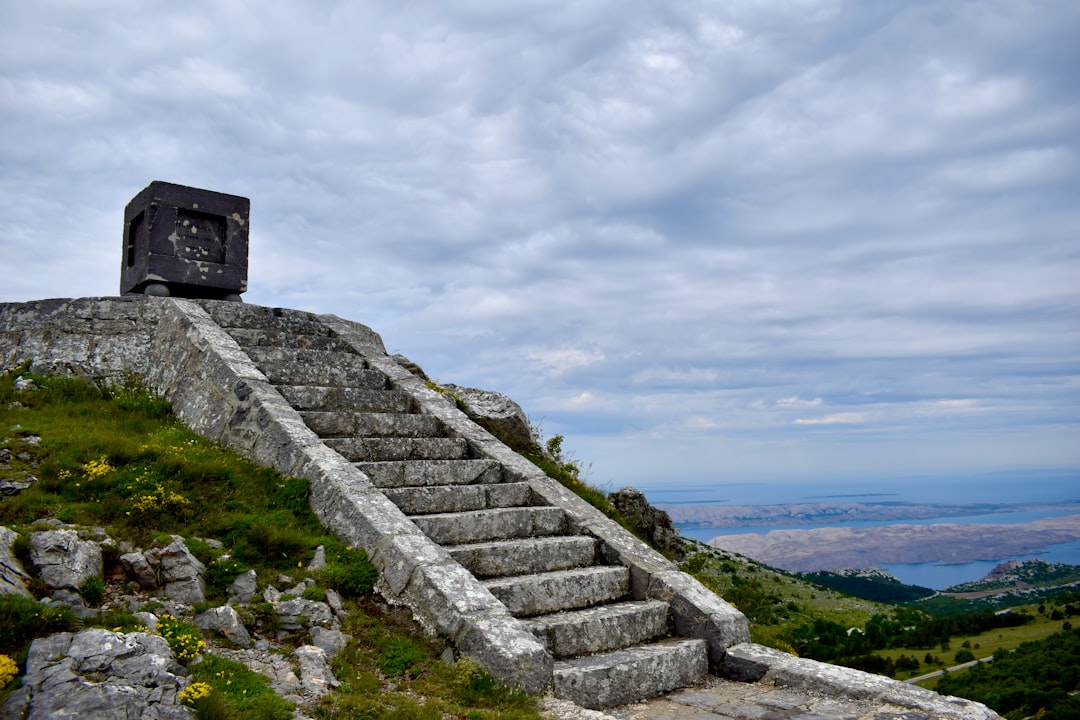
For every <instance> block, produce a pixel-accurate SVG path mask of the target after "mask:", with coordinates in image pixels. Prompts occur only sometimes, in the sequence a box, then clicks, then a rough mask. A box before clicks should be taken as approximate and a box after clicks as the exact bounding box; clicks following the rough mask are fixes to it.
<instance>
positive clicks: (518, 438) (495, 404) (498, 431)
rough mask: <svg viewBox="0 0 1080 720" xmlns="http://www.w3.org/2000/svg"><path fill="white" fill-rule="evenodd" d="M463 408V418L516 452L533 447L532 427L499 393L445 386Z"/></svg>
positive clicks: (526, 418) (516, 407) (514, 405)
mask: <svg viewBox="0 0 1080 720" xmlns="http://www.w3.org/2000/svg"><path fill="white" fill-rule="evenodd" d="M443 387H444V388H445V389H446V390H447V391H448V392H451V393H453V394H454V396H456V397H457V398H458V399H459V400H461V402H462V403H463V404H464V406H465V414H466V415H468V416H469V417H470V418H472V420H473V421H474V422H476V424H477V425H480V426H481V427H482V428H484V429H485V430H487V431H488V432H489V433H491V434H492V435H494V436H495V437H497V438H499V439H500V440H502V441H503V442H504V443H506V444H507V445H509V446H510V447H512V448H515V449H523V448H527V447H530V446H531V445H533V444H534V440H533V436H532V427H531V426H530V425H529V418H528V417H526V415H525V411H524V410H522V409H521V406H520V405H518V404H517V403H516V402H514V401H513V400H511V399H510V398H508V397H507V396H506V395H503V394H502V393H497V392H494V391H492V390H478V389H476V388H467V387H461V386H460V385H444V386H443Z"/></svg>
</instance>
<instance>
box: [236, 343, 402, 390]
mask: <svg viewBox="0 0 1080 720" xmlns="http://www.w3.org/2000/svg"><path fill="white" fill-rule="evenodd" d="M246 352H247V354H248V357H250V358H251V359H252V360H254V361H255V364H256V365H258V366H259V369H260V370H262V371H263V373H264V374H265V375H266V377H267V378H269V380H270V382H272V383H274V384H277V385H336V386H348V387H366V388H385V387H386V386H387V380H386V376H385V375H383V374H382V373H381V372H379V371H378V370H372V369H371V368H368V367H367V366H366V363H365V362H364V359H363V358H362V357H360V356H359V355H352V354H349V353H343V352H327V351H323V350H305V349H301V348H282V347H249V348H247V350H246Z"/></svg>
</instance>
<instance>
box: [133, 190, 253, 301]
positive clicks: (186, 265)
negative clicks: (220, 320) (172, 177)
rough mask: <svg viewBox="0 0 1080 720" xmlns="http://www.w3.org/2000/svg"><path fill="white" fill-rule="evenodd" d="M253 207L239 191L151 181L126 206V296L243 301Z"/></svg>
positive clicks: (245, 288)
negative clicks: (249, 215)
mask: <svg viewBox="0 0 1080 720" xmlns="http://www.w3.org/2000/svg"><path fill="white" fill-rule="evenodd" d="M250 208H251V201H250V200H248V199H247V198H245V197H240V196H238V195H226V194H225V193H219V192H213V191H210V190H200V189H198V188H192V187H185V186H183V185H174V184H173V183H167V182H161V181H160V180H155V181H154V182H152V183H150V184H149V185H148V186H146V188H144V189H143V190H142V192H140V193H139V194H138V195H136V196H135V197H134V198H132V199H131V202H129V203H128V204H127V207H126V208H124V259H123V265H122V267H121V269H120V294H121V295H158V296H164V297H168V296H174V297H184V298H209V299H212V300H232V301H235V302H241V300H240V293H242V292H244V291H246V290H247V268H248V214H249V212H250Z"/></svg>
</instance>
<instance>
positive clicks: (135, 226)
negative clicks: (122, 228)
mask: <svg viewBox="0 0 1080 720" xmlns="http://www.w3.org/2000/svg"><path fill="white" fill-rule="evenodd" d="M145 217H146V213H139V214H138V215H136V216H135V219H134V220H132V221H131V223H130V224H128V233H127V259H126V262H127V266H128V267H135V247H136V246H137V245H142V244H145V243H146V237H145V232H144V230H145V228H144V222H143V219H144V218H145Z"/></svg>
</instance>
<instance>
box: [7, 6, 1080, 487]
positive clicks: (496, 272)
mask: <svg viewBox="0 0 1080 720" xmlns="http://www.w3.org/2000/svg"><path fill="white" fill-rule="evenodd" d="M1078 37H1080V4H1078V3H1076V2H1074V1H1073V0H1060V1H1054V0H1042V1H1040V0H1016V1H1007V0H978V1H972V2H966V1H964V0H894V1H888V0H880V1H872V0H850V1H844V0H757V1H751V0H725V1H724V2H706V1H694V0H666V1H665V2H656V1H655V0H642V1H640V2H638V1H635V0H617V1H616V0H570V1H567V2H563V1H561V0H515V1H514V2H504V1H502V0H457V1H453V2H439V1H435V0H431V1H429V0H415V1H398V2H381V1H376V0H372V1H370V2H337V3H335V2H303V3H301V2H285V1H284V0H257V1H255V0H251V1H250V2H242V1H240V0H237V1H235V2H229V1H225V0H214V1H212V2H211V1H200V0H194V1H191V2H185V3H169V4H165V3H145V2H136V1H135V0H113V1H110V0H102V1H100V2H76V1H75V0H70V1H67V2H57V1H51V0H35V1H34V2H17V1H16V0H0V216H2V217H3V224H2V225H0V258H2V260H0V262H2V265H3V267H4V270H5V272H4V274H3V276H4V279H3V283H2V285H0V301H23V300H30V299H38V298H45V297H70V296H87V295H115V294H116V293H117V291H118V284H119V265H120V249H121V247H120V246H121V230H122V228H121V224H122V212H123V207H124V205H125V204H126V203H127V201H128V200H129V199H130V198H131V197H132V196H133V195H135V193H136V192H138V191H139V190H140V189H141V188H143V187H144V186H145V185H146V184H147V183H149V182H150V181H151V180H167V181H170V182H176V183H181V184H186V185H193V186H197V187H204V188H209V189H213V190H220V191H223V192H228V193H233V194H238V195H244V196H246V197H249V198H250V199H251V203H252V211H251V233H252V240H251V255H250V276H249V277H250V282H249V287H250V290H249V292H248V293H247V294H246V295H245V299H246V301H247V302H251V303H256V304H262V305H275V306H286V307H292V308H298V309H306V310H312V311H316V312H329V313H335V314H337V315H340V316H343V317H346V318H349V319H353V320H357V321H360V322H363V323H365V324H368V325H370V326H372V327H373V328H374V329H376V330H377V331H379V332H380V333H381V334H382V335H383V337H384V339H385V341H386V345H387V347H388V349H389V350H390V351H391V352H400V353H403V354H405V355H407V356H409V357H410V358H411V359H413V360H414V361H416V362H417V363H419V364H420V365H421V366H423V367H424V368H425V369H426V370H427V371H428V373H429V374H430V375H432V376H433V377H435V378H437V379H439V380H441V381H444V382H453V383H457V384H460V385H470V386H474V387H482V388H487V389H493V390H499V391H502V392H505V393H507V394H509V395H510V396H511V397H513V398H515V399H516V400H517V401H518V402H519V403H521V405H522V406H523V407H524V408H525V410H526V411H527V413H528V414H529V416H530V417H531V418H532V420H533V421H534V422H535V423H537V424H538V425H539V426H540V427H541V429H542V432H543V433H544V435H545V436H551V435H553V434H556V433H559V434H563V435H565V436H566V442H565V447H566V448H567V449H569V450H570V451H571V452H572V453H573V455H574V456H575V457H577V459H579V460H580V461H582V462H583V463H584V464H586V465H590V466H591V467H590V470H589V478H590V480H591V481H592V482H594V483H596V484H598V485H601V486H611V487H620V486H622V485H626V484H633V485H637V486H638V487H644V488H646V489H648V490H653V489H656V488H665V487H666V488H672V487H682V486H692V485H697V484H705V485H725V484H730V483H745V482H754V483H767V482H768V483H772V482H775V483H780V484H785V485H799V484H801V485H803V486H809V485H810V484H812V483H814V482H820V481H823V480H839V481H845V482H850V483H852V484H853V487H854V486H858V487H859V488H862V489H872V488H874V487H876V486H878V485H882V486H884V484H885V483H886V482H887V481H888V480H889V479H894V478H905V477H906V478H915V477H924V478H929V477H932V478H945V479H948V478H954V477H956V478H959V477H962V476H963V477H970V476H972V475H978V474H981V473H988V472H998V471H1022V472H1029V471H1030V472H1035V471H1038V470H1046V469H1051V470H1053V469H1056V470H1062V469H1064V470H1066V471H1069V470H1071V471H1075V470H1076V469H1077V468H1080V380H1078V378H1080V291H1078V289H1077V287H1078V285H1080V42H1078V41H1077V38H1078ZM1074 477H1080V474H1076V475H1074ZM1072 494H1074V495H1075V494H1076V492H1075V490H1073V491H1072ZM776 499H777V501H782V500H783V499H785V498H784V497H783V495H782V494H781V495H778V496H777V498H776Z"/></svg>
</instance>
